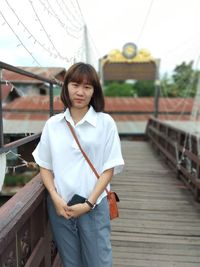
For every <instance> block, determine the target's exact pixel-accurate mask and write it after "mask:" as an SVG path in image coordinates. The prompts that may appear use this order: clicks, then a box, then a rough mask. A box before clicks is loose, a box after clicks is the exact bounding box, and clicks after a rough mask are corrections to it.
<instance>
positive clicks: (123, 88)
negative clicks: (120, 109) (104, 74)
mask: <svg viewBox="0 0 200 267" xmlns="http://www.w3.org/2000/svg"><path fill="white" fill-rule="evenodd" d="M104 95H105V96H119V97H122V96H134V88H133V85H132V84H127V83H117V82H111V83H107V85H106V86H105V90H104Z"/></svg>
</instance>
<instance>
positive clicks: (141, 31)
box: [137, 0, 154, 45]
mask: <svg viewBox="0 0 200 267" xmlns="http://www.w3.org/2000/svg"><path fill="white" fill-rule="evenodd" d="M153 1H154V0H151V3H150V5H149V8H148V10H147V14H146V16H145V18H144V23H143V25H142V28H141V30H140V33H139V36H138V39H137V45H138V44H139V42H140V39H141V36H142V34H143V32H144V28H145V26H146V23H147V20H148V18H149V14H150V12H151V8H152V5H153Z"/></svg>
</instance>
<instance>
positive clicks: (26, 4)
mask: <svg viewBox="0 0 200 267" xmlns="http://www.w3.org/2000/svg"><path fill="white" fill-rule="evenodd" d="M199 14H200V1H199V0H123V1H121V0H34V1H33V0H18V1H16V0H0V61H3V62H6V63H8V64H11V65H15V66H42V67H48V66H56V67H65V68H67V67H68V66H70V65H71V64H73V62H75V61H85V60H86V58H88V59H89V61H90V63H91V64H93V65H94V66H95V67H96V68H98V60H99V58H101V57H103V56H104V55H106V54H108V53H109V52H110V51H112V50H114V49H118V50H122V48H123V46H124V45H125V44H126V43H129V42H131V43H134V44H135V45H136V46H137V48H138V49H139V50H140V49H147V50H148V51H149V52H150V53H151V55H152V56H153V57H154V58H159V59H160V62H161V64H160V72H161V73H166V72H167V73H170V72H172V71H173V69H174V68H175V66H177V65H178V64H181V63H182V62H183V61H185V62H189V61H190V60H193V61H194V68H195V69H196V68H198V69H199V56H200V16H199ZM85 25H86V26H85ZM86 29H87V31H86ZM86 48H87V49H86ZM86 51H87V52H86Z"/></svg>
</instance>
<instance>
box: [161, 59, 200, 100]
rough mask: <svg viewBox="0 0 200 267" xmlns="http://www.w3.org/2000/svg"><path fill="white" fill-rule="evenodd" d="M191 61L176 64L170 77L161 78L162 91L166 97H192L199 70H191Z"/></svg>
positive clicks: (194, 92)
mask: <svg viewBox="0 0 200 267" xmlns="http://www.w3.org/2000/svg"><path fill="white" fill-rule="evenodd" d="M192 66H193V61H190V62H189V63H188V64H186V63H185V62H183V63H181V64H180V65H177V66H176V67H175V69H174V71H173V74H172V77H171V79H169V78H167V76H166V75H165V77H164V78H163V79H162V80H161V87H162V91H163V92H164V95H165V96H168V97H194V96H195V94H196V87H197V81H198V75H199V71H196V70H193V68H192Z"/></svg>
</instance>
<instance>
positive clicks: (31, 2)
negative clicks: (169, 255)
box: [29, 0, 69, 62]
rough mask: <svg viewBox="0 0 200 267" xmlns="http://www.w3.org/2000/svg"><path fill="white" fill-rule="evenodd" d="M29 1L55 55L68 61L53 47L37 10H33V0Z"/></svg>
mask: <svg viewBox="0 0 200 267" xmlns="http://www.w3.org/2000/svg"><path fill="white" fill-rule="evenodd" d="M29 3H30V4H31V7H32V9H33V11H34V14H35V16H36V18H37V20H38V22H39V23H40V25H41V27H42V30H43V32H44V33H45V35H46V36H47V38H48V40H49V42H50V43H51V45H52V47H53V49H54V50H55V51H56V53H57V55H58V56H59V58H61V59H63V60H65V61H67V62H69V59H68V58H66V57H63V56H61V54H60V52H59V51H58V50H57V48H56V47H55V45H54V43H53V41H52V40H51V38H50V35H49V34H48V32H47V31H46V29H45V27H44V25H43V24H42V22H41V20H40V18H39V16H38V14H37V12H36V10H35V8H34V5H33V1H31V0H29Z"/></svg>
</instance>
